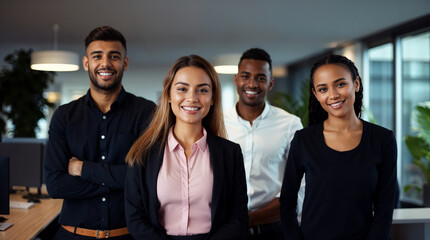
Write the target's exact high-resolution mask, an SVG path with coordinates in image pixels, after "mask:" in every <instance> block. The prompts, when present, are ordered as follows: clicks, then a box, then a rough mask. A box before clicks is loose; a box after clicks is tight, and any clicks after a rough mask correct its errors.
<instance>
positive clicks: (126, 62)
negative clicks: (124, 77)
mask: <svg viewBox="0 0 430 240" xmlns="http://www.w3.org/2000/svg"><path fill="white" fill-rule="evenodd" d="M128 61H129V60H128V57H125V59H124V69H123V70H124V72H125V71H126V70H127V68H128Z"/></svg>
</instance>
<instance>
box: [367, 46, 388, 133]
mask: <svg viewBox="0 0 430 240" xmlns="http://www.w3.org/2000/svg"><path fill="white" fill-rule="evenodd" d="M368 56H369V83H370V84H369V86H365V87H367V88H368V89H369V96H370V97H369V106H368V110H369V112H368V113H367V114H371V115H372V116H373V117H374V121H375V123H376V124H378V125H381V126H384V127H386V128H388V129H394V121H393V116H394V115H393V107H392V106H394V99H393V85H394V84H393V83H394V81H393V59H394V58H393V44H392V43H387V44H384V45H381V46H377V47H374V48H370V49H369V50H368ZM369 117H370V116H369Z"/></svg>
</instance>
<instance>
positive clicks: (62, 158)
mask: <svg viewBox="0 0 430 240" xmlns="http://www.w3.org/2000/svg"><path fill="white" fill-rule="evenodd" d="M154 108H155V104H154V103H153V102H151V101H149V100H146V99H144V98H141V97H136V96H134V95H133V94H130V93H127V92H126V91H125V90H124V89H122V90H121V92H120V94H119V95H118V97H117V99H116V101H115V102H114V103H113V104H112V105H111V110H109V111H108V112H107V113H105V114H103V113H102V112H101V111H100V110H99V109H98V108H97V107H96V105H95V103H94V101H93V100H92V98H91V95H90V91H88V93H87V94H86V95H85V96H83V97H81V98H79V99H78V100H75V101H72V102H70V103H68V104H65V105H62V106H60V107H59V108H58V109H57V110H56V111H55V113H54V115H53V117H52V120H51V124H50V129H49V141H48V146H47V154H46V159H45V176H46V186H47V189H48V193H49V195H51V197H53V198H63V199H64V201H63V208H62V210H61V214H60V219H59V223H60V224H62V225H69V226H76V227H83V228H88V229H116V228H121V227H125V226H126V222H125V214H124V184H125V175H126V171H127V166H126V165H125V156H126V154H127V153H128V151H129V149H130V147H131V145H132V144H133V142H134V141H135V140H136V139H137V137H138V136H139V134H141V133H142V132H143V131H144V130H145V129H146V127H147V125H148V124H149V119H150V118H151V117H152V113H153V110H154ZM71 157H76V158H78V159H80V160H82V161H83V166H82V174H81V175H82V176H81V177H77V176H71V175H69V174H68V163H69V159H70V158H71Z"/></svg>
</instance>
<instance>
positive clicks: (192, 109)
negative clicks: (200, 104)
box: [182, 107, 199, 111]
mask: <svg viewBox="0 0 430 240" xmlns="http://www.w3.org/2000/svg"><path fill="white" fill-rule="evenodd" d="M182 108H183V109H185V110H188V111H197V110H199V108H197V107H182Z"/></svg>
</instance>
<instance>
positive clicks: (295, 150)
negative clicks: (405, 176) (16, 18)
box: [280, 55, 398, 240]
mask: <svg viewBox="0 0 430 240" xmlns="http://www.w3.org/2000/svg"><path fill="white" fill-rule="evenodd" d="M310 77H311V81H310V91H311V93H310V98H309V126H308V127H307V128H305V129H302V130H300V131H297V132H296V134H295V137H294V139H293V141H292V143H291V149H290V153H289V156H288V160H287V167H286V171H285V176H284V181H283V186H282V191H281V198H280V201H281V220H282V223H283V226H284V228H285V230H286V232H287V235H288V237H289V239H349V240H352V239H375V240H376V239H377V240H381V239H389V233H390V227H391V222H392V214H393V208H394V203H395V199H396V195H397V194H398V192H397V185H396V184H397V176H396V172H397V170H396V159H397V147H396V140H395V138H394V135H393V132H392V131H390V130H388V129H385V128H383V127H380V126H377V125H375V124H372V123H369V122H366V121H364V120H362V119H360V115H361V107H362V97H363V86H362V83H361V78H360V76H359V74H358V71H357V68H356V67H355V65H354V63H353V62H352V61H350V60H349V59H347V58H345V57H343V56H339V55H330V56H328V57H326V58H323V59H321V60H319V61H318V62H317V63H315V64H314V66H313V67H312V70H311V76H310ZM303 174H305V178H306V190H305V200H304V203H303V210H302V217H301V224H300V226H299V223H298V221H297V213H296V205H297V203H296V201H297V200H296V199H297V192H298V190H299V188H300V181H301V179H302V176H303Z"/></svg>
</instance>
